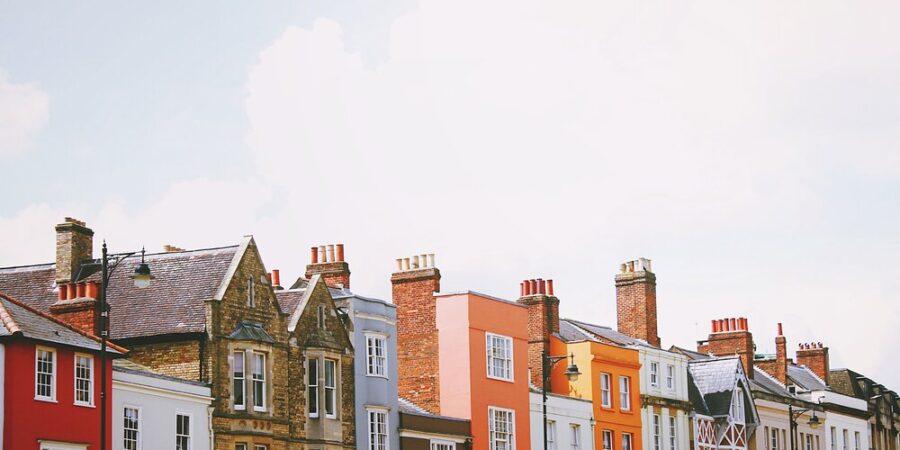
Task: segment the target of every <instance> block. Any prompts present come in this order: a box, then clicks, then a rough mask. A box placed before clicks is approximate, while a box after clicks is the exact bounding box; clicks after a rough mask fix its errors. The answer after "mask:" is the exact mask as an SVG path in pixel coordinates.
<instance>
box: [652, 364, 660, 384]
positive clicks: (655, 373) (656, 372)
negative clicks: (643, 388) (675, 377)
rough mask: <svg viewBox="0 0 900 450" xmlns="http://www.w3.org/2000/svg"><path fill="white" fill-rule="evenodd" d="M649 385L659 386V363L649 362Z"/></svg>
mask: <svg viewBox="0 0 900 450" xmlns="http://www.w3.org/2000/svg"><path fill="white" fill-rule="evenodd" d="M650 386H659V363H657V362H652V363H650Z"/></svg>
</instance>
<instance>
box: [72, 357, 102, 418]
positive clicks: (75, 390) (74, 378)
mask: <svg viewBox="0 0 900 450" xmlns="http://www.w3.org/2000/svg"><path fill="white" fill-rule="evenodd" d="M79 356H83V357H87V358H88V360H89V361H90V362H91V364H90V368H89V373H88V375H89V378H88V401H87V402H80V401H78V357H79ZM94 366H95V364H94V355H91V354H90V353H79V352H75V355H74V356H73V357H72V368H73V373H72V392H73V394H74V396H73V397H72V398H73V399H74V401H75V406H86V407H90V408H93V407H94V371H95V369H96V367H94Z"/></svg>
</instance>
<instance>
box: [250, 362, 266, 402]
mask: <svg viewBox="0 0 900 450" xmlns="http://www.w3.org/2000/svg"><path fill="white" fill-rule="evenodd" d="M251 376H252V377H253V410H254V411H265V410H266V355H265V353H258V352H253V371H252V373H251Z"/></svg>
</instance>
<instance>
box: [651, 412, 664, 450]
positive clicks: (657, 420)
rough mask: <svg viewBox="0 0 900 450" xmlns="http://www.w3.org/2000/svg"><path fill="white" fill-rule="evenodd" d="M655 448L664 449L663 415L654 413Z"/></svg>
mask: <svg viewBox="0 0 900 450" xmlns="http://www.w3.org/2000/svg"><path fill="white" fill-rule="evenodd" d="M652 431H653V450H662V416H660V415H659V414H654V415H653V429H652Z"/></svg>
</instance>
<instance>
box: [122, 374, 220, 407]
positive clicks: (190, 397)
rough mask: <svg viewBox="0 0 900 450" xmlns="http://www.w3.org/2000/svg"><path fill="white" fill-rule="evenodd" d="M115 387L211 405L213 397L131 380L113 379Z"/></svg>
mask: <svg viewBox="0 0 900 450" xmlns="http://www.w3.org/2000/svg"><path fill="white" fill-rule="evenodd" d="M113 388H114V389H121V390H123V391H130V392H135V393H139V394H145V395H153V396H156V397H163V398H170V399H173V400H187V401H192V402H195V403H200V404H204V405H209V404H210V403H211V402H212V400H213V398H212V397H210V396H205V395H197V394H191V393H189V392H177V391H176V393H172V391H171V390H169V389H165V388H160V387H156V386H148V385H145V384H139V383H134V382H130V381H122V380H113Z"/></svg>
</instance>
